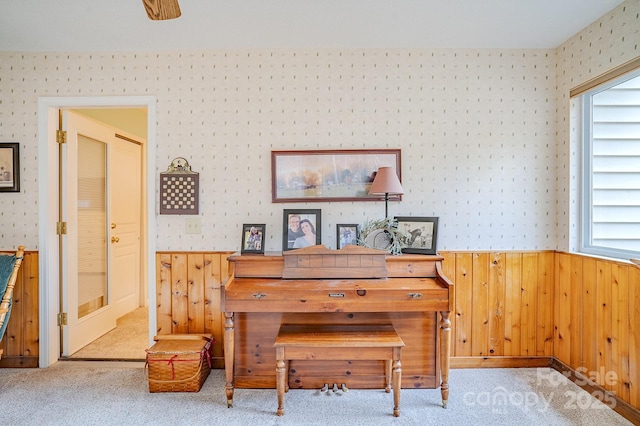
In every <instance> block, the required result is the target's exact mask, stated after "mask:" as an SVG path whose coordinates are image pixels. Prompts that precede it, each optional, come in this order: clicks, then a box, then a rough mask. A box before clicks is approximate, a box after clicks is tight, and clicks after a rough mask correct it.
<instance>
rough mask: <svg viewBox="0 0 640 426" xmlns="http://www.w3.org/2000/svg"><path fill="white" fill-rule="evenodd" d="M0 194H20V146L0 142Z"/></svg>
mask: <svg viewBox="0 0 640 426" xmlns="http://www.w3.org/2000/svg"><path fill="white" fill-rule="evenodd" d="M0 192H20V144H19V143H17V142H0Z"/></svg>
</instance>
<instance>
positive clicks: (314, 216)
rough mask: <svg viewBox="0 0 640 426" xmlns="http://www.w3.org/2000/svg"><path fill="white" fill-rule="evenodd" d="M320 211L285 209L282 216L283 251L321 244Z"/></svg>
mask: <svg viewBox="0 0 640 426" xmlns="http://www.w3.org/2000/svg"><path fill="white" fill-rule="evenodd" d="M321 225H322V222H321V210H320V209H284V211H283V215H282V251H287V250H293V249H297V248H303V247H309V246H314V245H317V244H320V241H321V240H322V238H321V229H322V226H321Z"/></svg>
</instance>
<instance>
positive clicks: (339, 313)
mask: <svg viewBox="0 0 640 426" xmlns="http://www.w3.org/2000/svg"><path fill="white" fill-rule="evenodd" d="M442 260H443V258H442V257H441V256H438V255H415V254H402V255H399V256H391V255H387V254H386V253H385V252H384V251H381V250H374V249H368V248H365V247H357V246H346V247H345V248H343V249H341V250H328V249H327V248H326V247H324V246H322V245H319V246H313V247H308V248H304V249H298V250H291V251H285V252H283V253H279V252H278V253H275V252H274V253H266V254H265V255H255V254H251V255H241V254H234V255H231V256H230V257H229V258H228V261H229V262H230V271H231V276H230V278H229V280H228V281H227V282H226V283H225V284H224V286H223V289H222V298H221V305H222V306H221V310H222V312H224V315H225V332H224V351H225V353H224V357H225V375H226V396H227V404H228V406H232V404H233V393H234V389H235V388H274V389H275V387H276V370H275V365H276V355H275V349H274V347H273V344H274V340H275V337H276V335H277V333H278V330H279V328H280V325H281V324H313V325H321V324H340V325H358V324H374V325H375V324H392V325H393V327H394V328H395V329H396V332H397V333H398V334H399V335H400V337H401V338H402V340H403V341H404V343H405V347H404V348H403V350H402V388H405V389H406V388H410V389H436V388H438V387H440V389H441V394H442V402H443V406H445V407H446V403H447V399H448V394H449V380H448V378H449V357H450V342H451V324H450V319H449V315H450V312H451V311H452V310H453V283H452V282H451V281H450V280H449V279H448V278H447V277H445V276H444V274H443V273H442V269H441V265H442ZM289 367H290V368H289V371H288V372H287V374H288V383H289V386H290V387H291V388H304V389H313V388H317V389H320V388H322V387H324V386H325V385H327V384H328V385H329V386H333V385H334V384H336V385H337V386H338V387H340V386H346V387H347V388H352V389H373V388H382V387H384V380H385V375H384V366H383V361H323V362H313V361H307V360H301V361H292V362H291V364H290V366H289Z"/></svg>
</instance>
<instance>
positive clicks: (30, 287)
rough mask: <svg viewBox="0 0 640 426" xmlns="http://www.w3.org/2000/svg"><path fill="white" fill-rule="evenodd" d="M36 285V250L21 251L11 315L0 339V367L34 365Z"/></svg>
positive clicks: (35, 357) (36, 346) (36, 332)
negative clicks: (0, 357)
mask: <svg viewBox="0 0 640 426" xmlns="http://www.w3.org/2000/svg"><path fill="white" fill-rule="evenodd" d="M2 253H3V254H6V253H9V254H15V251H13V252H6V251H3V252H2ZM38 285H39V279H38V252H34V251H25V252H24V259H23V261H22V266H20V270H19V272H18V278H17V280H16V286H15V289H14V291H13V306H12V308H11V316H10V318H9V323H8V324H7V330H6V333H5V335H4V337H3V338H2V342H0V348H2V349H4V354H3V355H2V359H0V367H5V368H16V367H38V358H39V355H40V352H39V345H38V342H39V337H38V333H39V327H40V325H39V322H38V311H39V304H38V300H39V297H38Z"/></svg>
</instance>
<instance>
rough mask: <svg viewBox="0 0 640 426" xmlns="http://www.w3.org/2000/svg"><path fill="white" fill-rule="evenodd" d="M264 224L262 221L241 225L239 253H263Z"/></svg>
mask: <svg viewBox="0 0 640 426" xmlns="http://www.w3.org/2000/svg"><path fill="white" fill-rule="evenodd" d="M265 229H266V226H265V224H264V223H260V224H255V223H250V224H246V223H245V224H243V225H242V246H241V249H240V253H242V254H248V253H254V254H264V239H265V235H266V234H265V232H266V230H265Z"/></svg>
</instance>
